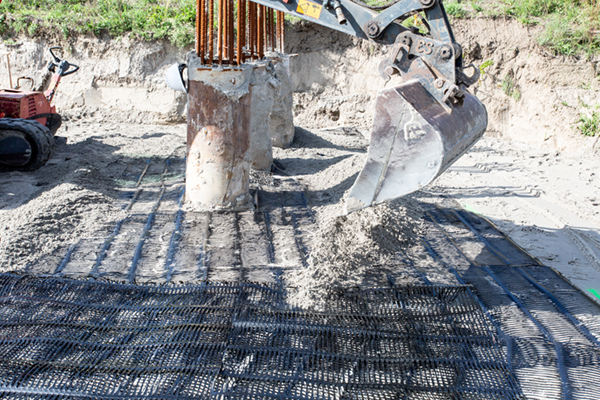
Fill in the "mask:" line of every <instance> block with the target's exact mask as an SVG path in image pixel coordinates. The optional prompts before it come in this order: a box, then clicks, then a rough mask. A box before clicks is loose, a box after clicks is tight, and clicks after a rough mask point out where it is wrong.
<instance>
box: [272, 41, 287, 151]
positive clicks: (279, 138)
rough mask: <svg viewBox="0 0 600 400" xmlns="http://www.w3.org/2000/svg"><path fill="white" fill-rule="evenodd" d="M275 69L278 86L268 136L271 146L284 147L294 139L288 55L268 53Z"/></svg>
mask: <svg viewBox="0 0 600 400" xmlns="http://www.w3.org/2000/svg"><path fill="white" fill-rule="evenodd" d="M267 58H268V59H269V60H270V61H271V63H272V64H273V66H274V70H275V77H276V78H277V80H278V81H279V87H278V90H277V93H275V98H274V101H273V109H272V110H271V118H270V124H269V125H270V131H271V132H270V136H271V140H272V142H273V146H275V147H281V148H285V147H287V146H289V145H290V144H291V143H292V141H293V140H294V112H293V110H292V107H293V102H294V84H293V83H292V79H291V78H290V74H289V56H287V55H285V54H280V53H275V52H272V53H268V54H267Z"/></svg>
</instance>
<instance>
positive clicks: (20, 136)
mask: <svg viewBox="0 0 600 400" xmlns="http://www.w3.org/2000/svg"><path fill="white" fill-rule="evenodd" d="M57 49H60V47H52V48H50V50H49V51H50V54H51V55H52V60H51V61H50V62H49V63H48V66H47V69H48V71H49V72H50V73H52V74H53V75H52V79H51V81H50V85H49V87H48V89H47V90H46V91H45V92H44V93H42V92H35V91H26V90H17V89H3V90H0V171H33V170H35V169H38V168H39V167H41V166H42V165H44V164H45V163H46V162H47V161H48V160H49V159H50V158H51V157H52V155H53V154H54V135H55V134H56V131H57V130H58V128H59V127H60V125H61V117H60V115H59V114H57V113H56V109H55V107H54V106H53V105H51V102H52V99H53V98H54V95H55V94H56V90H57V88H58V84H59V83H60V80H61V79H62V77H63V76H67V75H71V74H73V73H75V72H77V70H79V67H78V66H77V65H74V64H70V63H68V62H67V61H65V60H61V59H60V58H59V57H58V56H57V55H56V54H55V50H57ZM20 79H22V78H20Z"/></svg>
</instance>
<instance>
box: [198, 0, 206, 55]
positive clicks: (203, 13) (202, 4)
mask: <svg viewBox="0 0 600 400" xmlns="http://www.w3.org/2000/svg"><path fill="white" fill-rule="evenodd" d="M198 5H199V6H198V9H199V11H200V46H199V47H200V48H199V50H200V51H199V52H197V54H198V57H200V63H201V64H204V58H205V55H206V30H207V26H206V0H198Z"/></svg>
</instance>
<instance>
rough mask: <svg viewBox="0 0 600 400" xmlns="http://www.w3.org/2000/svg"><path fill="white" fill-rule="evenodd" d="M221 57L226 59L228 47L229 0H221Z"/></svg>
mask: <svg viewBox="0 0 600 400" xmlns="http://www.w3.org/2000/svg"><path fill="white" fill-rule="evenodd" d="M223 2H224V3H223V59H224V60H226V59H227V53H228V49H229V0H223Z"/></svg>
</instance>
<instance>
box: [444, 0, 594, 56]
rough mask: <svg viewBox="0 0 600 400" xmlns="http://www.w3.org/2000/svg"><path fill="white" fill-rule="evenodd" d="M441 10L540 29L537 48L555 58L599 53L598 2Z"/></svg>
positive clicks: (562, 0)
mask: <svg viewBox="0 0 600 400" xmlns="http://www.w3.org/2000/svg"><path fill="white" fill-rule="evenodd" d="M444 7H445V8H446V11H447V12H448V14H449V15H452V16H453V17H455V18H465V17H470V16H475V15H478V14H483V15H485V16H488V17H492V18H496V17H512V18H515V19H517V20H519V21H520V22H521V23H523V24H526V25H540V26H542V27H543V28H542V32H541V34H540V36H539V38H538V40H539V42H540V44H542V45H544V46H547V47H549V48H550V49H551V50H552V51H554V52H555V53H556V54H564V55H574V54H587V55H594V54H599V53H600V0H487V1H484V0H471V1H470V2H467V1H464V0H447V1H446V2H444Z"/></svg>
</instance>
